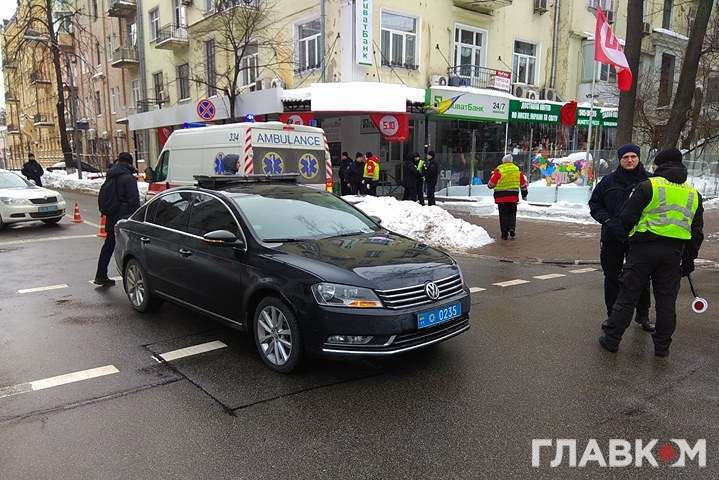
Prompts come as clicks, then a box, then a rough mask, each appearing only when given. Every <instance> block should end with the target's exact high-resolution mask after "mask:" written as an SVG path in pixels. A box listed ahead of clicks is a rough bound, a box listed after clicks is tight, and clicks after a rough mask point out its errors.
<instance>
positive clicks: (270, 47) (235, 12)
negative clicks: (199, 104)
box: [192, 0, 292, 121]
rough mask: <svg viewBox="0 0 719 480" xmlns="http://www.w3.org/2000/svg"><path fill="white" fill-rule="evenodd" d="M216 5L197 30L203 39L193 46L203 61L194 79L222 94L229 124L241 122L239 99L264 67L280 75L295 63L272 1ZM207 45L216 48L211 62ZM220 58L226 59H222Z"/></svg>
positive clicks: (224, 0) (217, 1)
mask: <svg viewBox="0 0 719 480" xmlns="http://www.w3.org/2000/svg"><path fill="white" fill-rule="evenodd" d="M213 7H214V8H213V10H214V14H213V15H211V16H210V17H209V18H207V19H206V20H205V21H203V22H202V23H201V24H199V25H196V26H194V27H192V36H193V37H194V38H196V39H199V41H198V42H197V43H196V44H195V46H194V48H196V49H199V50H200V52H199V53H200V54H199V55H198V58H202V59H203V61H202V62H200V63H199V64H198V65H197V68H196V69H195V72H194V75H193V80H194V81H195V83H196V84H198V85H202V86H205V87H206V88H207V89H208V91H210V92H211V93H212V92H214V91H217V92H221V93H223V94H224V95H225V96H226V97H227V99H228V100H229V103H230V105H229V108H230V120H231V121H236V120H237V113H236V111H235V110H236V100H237V98H238V97H239V96H240V95H241V94H242V93H244V92H245V90H247V89H248V88H254V87H253V85H254V82H255V81H256V80H257V76H258V74H259V72H261V71H262V70H263V69H265V70H270V71H272V72H276V70H277V69H278V68H280V66H281V65H286V64H291V63H292V49H291V43H290V44H289V45H288V42H286V41H284V40H283V39H282V38H281V37H280V36H279V30H280V29H278V28H277V27H276V26H274V25H271V22H270V20H271V18H272V15H273V13H274V12H275V7H276V5H275V3H273V1H272V0H213ZM206 42H212V44H213V46H212V49H213V50H214V52H212V53H213V55H212V56H211V58H208V54H207V52H206V51H205V49H206V48H208V47H207V46H206ZM217 56H219V57H220V59H221V60H224V61H217V60H216V57H217ZM275 76H277V75H276V74H275ZM250 84H252V86H250Z"/></svg>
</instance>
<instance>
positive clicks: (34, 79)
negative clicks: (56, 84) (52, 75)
mask: <svg viewBox="0 0 719 480" xmlns="http://www.w3.org/2000/svg"><path fill="white" fill-rule="evenodd" d="M50 83H52V82H50V79H49V78H48V77H47V75H46V74H45V73H44V72H31V73H30V85H50Z"/></svg>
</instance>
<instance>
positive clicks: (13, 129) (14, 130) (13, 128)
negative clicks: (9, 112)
mask: <svg viewBox="0 0 719 480" xmlns="http://www.w3.org/2000/svg"><path fill="white" fill-rule="evenodd" d="M7 133H8V135H20V127H18V126H17V125H15V124H14V123H9V124H8V126H7Z"/></svg>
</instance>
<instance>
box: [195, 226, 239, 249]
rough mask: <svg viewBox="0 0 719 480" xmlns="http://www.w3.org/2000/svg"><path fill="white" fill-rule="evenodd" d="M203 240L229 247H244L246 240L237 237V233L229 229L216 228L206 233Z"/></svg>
mask: <svg viewBox="0 0 719 480" xmlns="http://www.w3.org/2000/svg"><path fill="white" fill-rule="evenodd" d="M202 238H203V240H204V241H205V242H207V243H209V244H212V245H225V246H229V247H240V248H244V246H245V242H243V241H242V240H240V239H239V238H237V235H235V234H234V233H232V232H230V231H229V230H214V231H212V232H208V233H206V234H205V235H204V236H203V237H202Z"/></svg>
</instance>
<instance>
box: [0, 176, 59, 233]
mask: <svg viewBox="0 0 719 480" xmlns="http://www.w3.org/2000/svg"><path fill="white" fill-rule="evenodd" d="M64 215H65V200H64V199H63V198H62V195H60V194H59V193H58V192H56V191H54V190H49V189H47V188H42V187H38V186H36V185H35V184H34V183H32V182H29V181H27V180H25V179H24V178H22V177H21V176H20V175H18V174H16V173H14V172H10V171H8V170H2V169H0V229H2V228H3V227H4V226H5V225H7V224H9V223H19V222H36V221H43V222H45V223H51V224H52V223H57V222H59V221H60V220H62V217H63V216H64Z"/></svg>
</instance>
